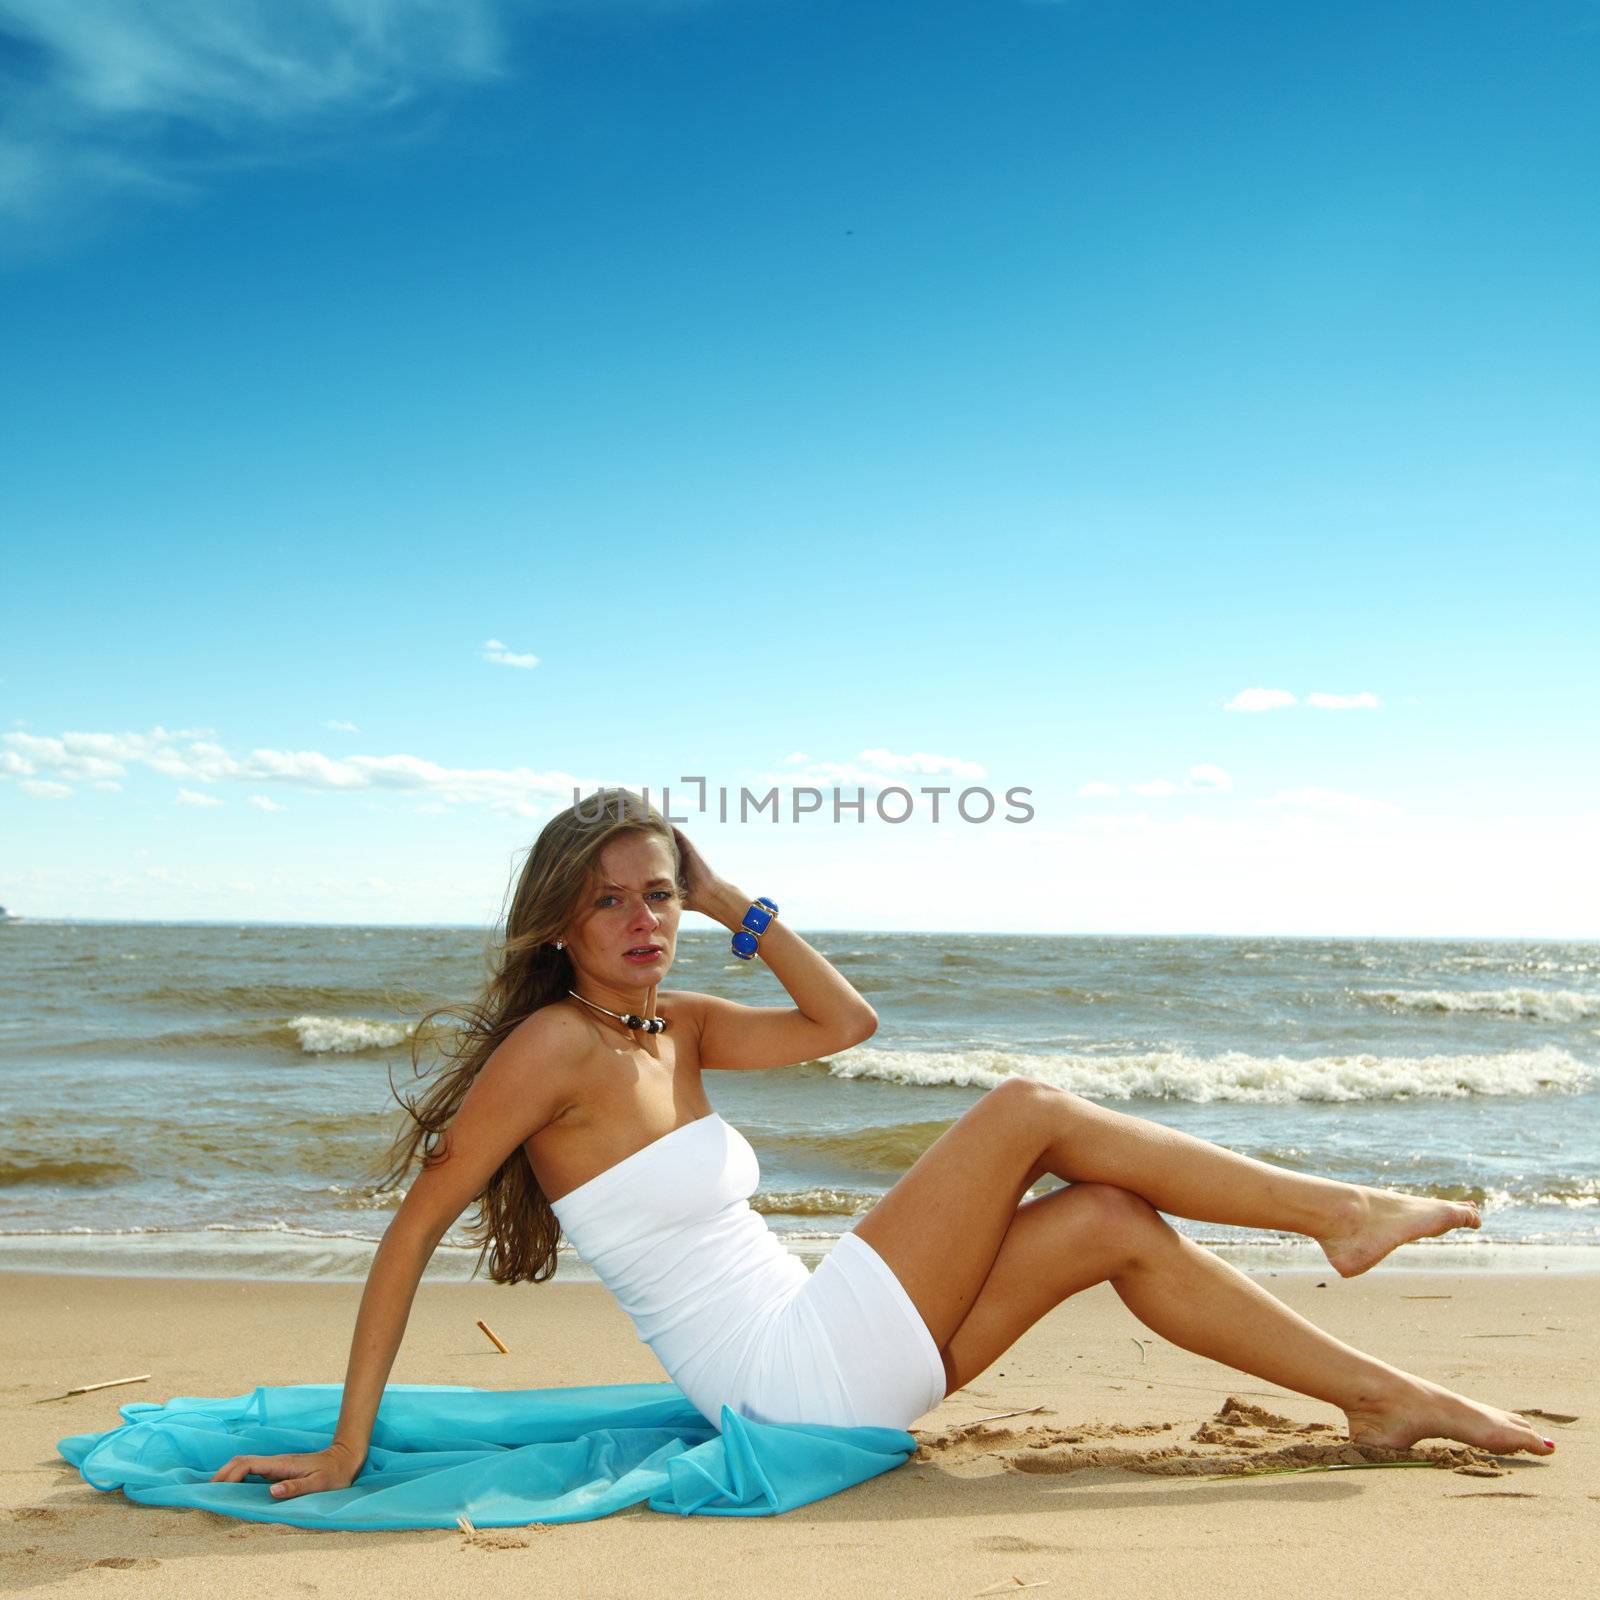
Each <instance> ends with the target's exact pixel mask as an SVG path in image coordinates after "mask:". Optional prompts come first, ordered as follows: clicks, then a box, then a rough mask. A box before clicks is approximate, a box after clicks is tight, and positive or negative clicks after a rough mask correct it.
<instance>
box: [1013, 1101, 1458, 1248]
mask: <svg viewBox="0 0 1600 1600" xmlns="http://www.w3.org/2000/svg"><path fill="white" fill-rule="evenodd" d="M1036 1087H1037V1088H1038V1090H1039V1091H1040V1092H1039V1096H1038V1098H1039V1109H1038V1116H1039V1125H1040V1126H1041V1127H1042V1128H1044V1129H1045V1130H1047V1132H1046V1138H1045V1143H1044V1148H1043V1150H1042V1151H1041V1160H1042V1161H1043V1163H1044V1167H1045V1170H1046V1171H1047V1172H1053V1173H1055V1175H1056V1176H1057V1177H1059V1178H1065V1179H1067V1180H1069V1181H1070V1182H1090V1183H1109V1184H1112V1185H1114V1186H1115V1187H1117V1188H1119V1189H1127V1190H1129V1191H1131V1192H1132V1193H1134V1194H1137V1195H1142V1196H1143V1197H1144V1198H1145V1199H1146V1200H1148V1201H1149V1202H1150V1203H1151V1205H1153V1206H1154V1207H1155V1208H1156V1209H1157V1210H1158V1211H1167V1212H1171V1213H1172V1214H1173V1215H1174V1216H1179V1217H1190V1218H1193V1219H1194V1220H1195V1221H1197V1222H1217V1223H1223V1224H1225V1225H1228V1226H1232V1227H1239V1228H1272V1229H1279V1230H1283V1231H1285V1232H1290V1233H1303V1234H1307V1235H1309V1236H1310V1237H1311V1238H1313V1239H1315V1240H1316V1241H1317V1243H1318V1244H1320V1245H1321V1246H1322V1249H1323V1252H1324V1253H1325V1254H1326V1255H1327V1257H1328V1260H1329V1262H1330V1263H1331V1264H1332V1266H1333V1267H1334V1269H1335V1270H1336V1271H1337V1272H1338V1273H1339V1274H1340V1275H1341V1276H1342V1277H1346V1278H1349V1277H1354V1276H1355V1275H1356V1274H1357V1273H1358V1272H1365V1271H1366V1270H1367V1268H1368V1267H1370V1266H1372V1265H1373V1264H1374V1263H1375V1262H1377V1261H1381V1260H1382V1259H1383V1257H1384V1256H1386V1255H1388V1254H1389V1252H1390V1251H1391V1250H1393V1249H1394V1248H1395V1247H1396V1246H1397V1245H1401V1244H1405V1243H1407V1242H1408V1241H1410V1240H1412V1239H1421V1238H1426V1237H1431V1236H1434V1235H1437V1234H1441V1233H1447V1232H1448V1231H1449V1230H1450V1229H1452V1228H1476V1227H1478V1226H1479V1219H1478V1212H1477V1208H1476V1207H1474V1206H1470V1205H1462V1204H1459V1203H1458V1202H1456V1201H1453V1200H1427V1199H1421V1198H1418V1197H1416V1196H1413V1195H1402V1194H1396V1193H1394V1192H1393V1191H1392V1190H1389V1189H1369V1188H1364V1187H1362V1186H1360V1185H1357V1184H1350V1183H1337V1182H1335V1181H1334V1180H1332V1179H1330V1178H1316V1177H1311V1176H1309V1175H1308V1174H1306V1173H1301V1172H1290V1171H1288V1170H1287V1169H1286V1168H1284V1167H1274V1166H1269V1165H1268V1164H1267V1163H1266V1162H1264V1161H1256V1160H1253V1159H1252V1158H1251V1157H1249V1156H1241V1155H1236V1154H1234V1152H1233V1151H1231V1150H1224V1149H1222V1148H1221V1147H1220V1146H1218V1145H1214V1144H1207V1143H1206V1141H1205V1140H1204V1139H1196V1138H1194V1137H1193V1136H1192V1135H1190V1134H1187V1133H1180V1132H1178V1130H1177V1129H1175V1128H1167V1127H1163V1126H1162V1125H1161V1124H1160V1123H1157V1122H1147V1121H1146V1120H1145V1119H1144V1118H1143V1117H1130V1116H1127V1115H1125V1114H1124V1113H1123V1112H1120V1111H1112V1110H1109V1109H1107V1108H1106V1107H1105V1106H1100V1105H1096V1104H1095V1103H1094V1102H1093V1101H1090V1100H1085V1099H1082V1098H1081V1097H1080V1096H1078V1095H1074V1094H1068V1093H1066V1092H1064V1091H1062V1090H1059V1089H1052V1088H1050V1087H1049V1086H1048V1085H1045V1084H1040V1085H1037V1086H1036Z"/></svg>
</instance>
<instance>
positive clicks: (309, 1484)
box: [211, 1444, 366, 1500]
mask: <svg viewBox="0 0 1600 1600" xmlns="http://www.w3.org/2000/svg"><path fill="white" fill-rule="evenodd" d="M365 1459H366V1453H365V1451H363V1452H362V1454H361V1455H360V1456H359V1457H358V1456H357V1455H356V1453H355V1452H354V1451H353V1450H349V1449H346V1448H345V1446H343V1445H337V1444H333V1445H329V1446H328V1448H327V1449H326V1450H312V1451H308V1452H306V1453H305V1454H303V1455H284V1456H234V1457H233V1459H232V1460H231V1461H228V1462H226V1463H225V1464H224V1465H223V1466H221V1467H219V1468H218V1469H217V1470H216V1471H215V1472H214V1473H213V1474H212V1475H211V1481H212V1482H213V1483H243V1482H244V1480H245V1479H246V1478H270V1479H271V1480H272V1487H271V1489H270V1490H268V1493H269V1494H271V1496H272V1498H273V1499H274V1500H292V1499H294V1498H295V1496H296V1495H302V1494H317V1493H319V1492H320V1491H321V1490H323V1489H348V1488H349V1487H350V1485H351V1484H352V1483H354V1482H355V1480H356V1474H357V1473H358V1472H360V1471H361V1467H362V1463H363V1462H364V1461H365Z"/></svg>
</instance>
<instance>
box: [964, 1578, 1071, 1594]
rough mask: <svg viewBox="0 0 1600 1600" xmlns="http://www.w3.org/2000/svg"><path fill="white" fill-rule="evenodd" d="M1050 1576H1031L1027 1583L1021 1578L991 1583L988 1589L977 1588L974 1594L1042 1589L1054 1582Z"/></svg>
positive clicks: (1012, 1592)
mask: <svg viewBox="0 0 1600 1600" xmlns="http://www.w3.org/2000/svg"><path fill="white" fill-rule="evenodd" d="M1052 1581H1053V1580H1052V1579H1050V1578H1030V1579H1029V1580H1028V1581H1027V1582H1026V1583H1024V1582H1023V1581H1022V1579H1021V1578H1013V1579H1012V1580H1011V1582H1010V1583H991V1584H990V1585H989V1587H988V1588H987V1589H975V1590H973V1593H974V1594H1015V1593H1016V1591H1017V1590H1018V1589H1042V1588H1043V1587H1044V1586H1045V1584H1047V1583H1050V1582H1052Z"/></svg>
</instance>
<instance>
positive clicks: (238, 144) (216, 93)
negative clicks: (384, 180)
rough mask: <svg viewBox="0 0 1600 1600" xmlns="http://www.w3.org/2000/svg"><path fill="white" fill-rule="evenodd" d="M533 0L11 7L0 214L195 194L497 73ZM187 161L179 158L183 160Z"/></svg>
mask: <svg viewBox="0 0 1600 1600" xmlns="http://www.w3.org/2000/svg"><path fill="white" fill-rule="evenodd" d="M525 9H537V7H536V6H535V5H534V3H533V0H274V3H272V4H264V3H262V0H158V3H153V0H144V3H140V0H69V3H62V0H0V96H3V98H4V102H5V106H6V118H5V123H4V126H3V128H0V216H3V215H5V214H7V213H9V214H11V215H12V216H14V217H24V218H30V217H37V216H40V215H42V214H47V213H49V212H51V211H53V210H55V209H57V208H60V207H62V206H68V207H72V208H75V209H81V210H87V209H88V208H89V207H91V206H92V205H93V204H94V202H95V201H96V200H97V199H99V198H102V197H104V196H107V195H108V194H112V193H123V192H130V191H132V192H142V193H144V194H148V195H156V196H168V197H175V196H182V195H186V194H191V193H194V192H195V191H196V190H197V189H199V188H200V187H201V186H202V185H203V183H204V182H205V180H206V179H208V178H209V177H210V176H212V175H213V174H214V173H216V172H217V171H219V170H222V169H225V168H228V167H230V166H235V167H236V166H241V165H248V164H252V163H261V162H264V161H266V160H269V159H270V160H274V161H283V160H291V159H296V158H298V157H301V156H303V155H304V154H306V153H307V151H308V150H309V149H310V148H312V147H313V145H320V146H321V147H326V145H327V144H328V143H329V142H330V141H337V140H339V139H341V138H349V137H350V136H351V134H352V132H354V131H357V130H359V129H361V128H363V127H368V126H370V125H371V124H372V123H373V122H374V121H375V120H376V119H378V118H382V117H385V116H389V117H392V116H393V115H394V114H395V113H396V112H398V111H401V110H404V109H408V108H415V107H416V105H417V103H418V102H419V100H420V98H421V96H423V94H424V93H425V92H426V91H428V90H429V89H432V88H435V87H437V86H439V85H442V84H445V83H449V82H452V81H466V80H473V79H482V78H488V77H492V76H494V75H495V74H497V73H498V72H499V71H500V70H501V67H502V62H503V59H504V56H505V50H506V46H505V30H504V27H503V19H505V18H506V17H507V15H508V14H509V13H512V12H515V11H518V10H525ZM179 152H183V153H181V154H180V153H179Z"/></svg>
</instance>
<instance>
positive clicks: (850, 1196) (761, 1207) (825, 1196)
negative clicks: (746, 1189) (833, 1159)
mask: <svg viewBox="0 0 1600 1600" xmlns="http://www.w3.org/2000/svg"><path fill="white" fill-rule="evenodd" d="M882 1198H883V1196H882V1195H881V1194H872V1193H868V1192H867V1191H866V1190H862V1189H830V1188H825V1187H821V1186H819V1187H817V1188H814V1189H778V1190H774V1191H773V1192H771V1193H764V1192H758V1193H756V1194H753V1195H751V1197H750V1209H751V1210H752V1211H757V1212H759V1213H760V1214H761V1215H762V1216H764V1217H859V1216H863V1215H864V1214H865V1213H866V1212H868V1211H870V1210H871V1209H872V1208H873V1207H874V1206H875V1205H876V1204H877V1203H878V1201H880V1200H881V1199H882Z"/></svg>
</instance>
